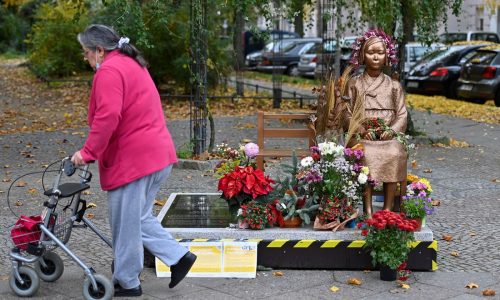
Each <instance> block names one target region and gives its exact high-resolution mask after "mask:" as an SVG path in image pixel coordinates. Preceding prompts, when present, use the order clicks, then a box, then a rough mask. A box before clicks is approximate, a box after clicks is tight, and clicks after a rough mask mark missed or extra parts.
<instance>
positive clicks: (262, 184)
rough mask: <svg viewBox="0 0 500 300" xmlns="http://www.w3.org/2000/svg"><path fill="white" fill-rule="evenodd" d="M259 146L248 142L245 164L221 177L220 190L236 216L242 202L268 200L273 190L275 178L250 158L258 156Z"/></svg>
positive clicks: (245, 150) (245, 148)
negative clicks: (269, 175)
mask: <svg viewBox="0 0 500 300" xmlns="http://www.w3.org/2000/svg"><path fill="white" fill-rule="evenodd" d="M258 151H259V148H258V146H257V145H256V144H254V143H248V144H246V145H245V147H244V152H245V155H246V158H247V159H245V160H243V165H237V166H235V167H234V169H233V170H232V171H230V172H227V173H225V174H223V176H222V177H221V178H220V179H219V183H218V188H217V189H218V190H219V191H222V197H223V198H224V199H226V200H227V202H228V205H229V210H230V212H231V215H232V216H234V217H236V214H237V211H238V209H239V208H240V206H241V205H242V204H245V203H247V202H249V201H251V200H259V201H260V202H266V201H267V199H266V196H267V195H268V194H269V192H271V191H272V190H273V187H272V186H271V184H273V183H274V180H272V179H271V178H269V177H268V176H266V175H265V174H264V172H263V171H262V170H258V169H256V168H255V164H253V163H251V161H250V159H252V158H254V157H255V156H257V154H258V153H259V152H258Z"/></svg>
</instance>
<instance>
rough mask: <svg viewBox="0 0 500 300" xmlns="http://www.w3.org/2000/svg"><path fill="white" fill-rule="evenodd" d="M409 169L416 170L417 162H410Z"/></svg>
mask: <svg viewBox="0 0 500 300" xmlns="http://www.w3.org/2000/svg"><path fill="white" fill-rule="evenodd" d="M411 168H412V169H416V168H417V161H416V160H412V161H411Z"/></svg>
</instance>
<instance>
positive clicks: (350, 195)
mask: <svg viewBox="0 0 500 300" xmlns="http://www.w3.org/2000/svg"><path fill="white" fill-rule="evenodd" d="M362 157H363V150H362V146H360V145H356V146H355V147H353V148H344V147H343V146H342V145H338V144H336V143H334V142H324V143H320V144H319V145H318V146H317V147H311V156H307V157H305V158H303V159H302V160H301V163H300V169H299V172H298V175H297V177H298V179H299V181H300V182H301V183H302V184H304V185H306V186H307V187H308V188H309V189H310V190H311V193H313V194H314V195H316V196H317V198H318V199H319V212H318V215H317V218H316V220H315V224H314V225H315V228H316V229H332V230H337V229H343V225H345V222H347V221H348V220H349V219H352V218H355V217H356V211H357V207H358V205H359V203H360V202H361V200H362V197H363V190H364V187H365V185H366V184H374V182H373V180H372V179H371V178H370V176H369V169H368V167H366V166H363V165H362V164H361V159H362ZM348 212H353V213H352V215H351V216H349V217H347V216H346V213H348Z"/></svg>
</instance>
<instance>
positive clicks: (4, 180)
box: [2, 178, 12, 182]
mask: <svg viewBox="0 0 500 300" xmlns="http://www.w3.org/2000/svg"><path fill="white" fill-rule="evenodd" d="M11 181H12V179H10V178H4V179H2V182H11Z"/></svg>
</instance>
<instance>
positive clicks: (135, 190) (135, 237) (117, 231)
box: [108, 165, 188, 289]
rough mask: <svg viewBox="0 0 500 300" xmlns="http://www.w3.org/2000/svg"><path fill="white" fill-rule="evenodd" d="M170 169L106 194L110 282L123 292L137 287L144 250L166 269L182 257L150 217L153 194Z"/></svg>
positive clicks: (183, 251) (183, 250)
mask: <svg viewBox="0 0 500 300" xmlns="http://www.w3.org/2000/svg"><path fill="white" fill-rule="evenodd" d="M171 171H172V166H171V165H170V166H167V167H166V168H164V169H162V170H160V171H158V172H155V173H153V174H150V175H147V176H144V177H142V178H139V179H137V180H135V181H133V182H131V183H128V184H126V185H124V186H122V187H119V188H117V189H115V190H112V191H109V192H108V206H109V207H108V214H109V224H110V226H111V233H112V235H113V252H114V256H115V269H114V274H113V282H114V283H119V284H120V286H121V287H123V288H125V289H130V288H135V287H137V286H138V285H139V284H140V281H139V274H140V272H141V271H142V267H143V265H144V250H143V246H144V247H146V248H147V249H148V250H149V251H150V252H151V253H152V254H153V255H154V256H156V257H158V258H159V259H160V260H161V261H162V262H164V263H165V264H166V265H168V266H171V265H174V264H176V263H177V262H178V261H179V260H180V259H181V258H182V257H183V256H184V255H185V254H186V253H187V251H188V250H187V248H186V247H183V246H181V245H180V244H179V243H178V242H177V241H176V240H175V239H174V238H173V237H172V235H171V234H170V233H168V232H166V231H165V229H164V228H163V227H162V226H161V224H160V222H159V221H158V220H157V219H156V218H155V217H154V216H153V214H152V209H153V205H154V201H155V197H156V193H158V190H159V189H160V186H161V185H162V184H163V182H164V181H165V179H166V178H167V177H168V176H169V175H170V173H171Z"/></svg>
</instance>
